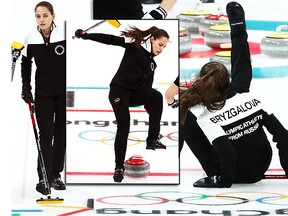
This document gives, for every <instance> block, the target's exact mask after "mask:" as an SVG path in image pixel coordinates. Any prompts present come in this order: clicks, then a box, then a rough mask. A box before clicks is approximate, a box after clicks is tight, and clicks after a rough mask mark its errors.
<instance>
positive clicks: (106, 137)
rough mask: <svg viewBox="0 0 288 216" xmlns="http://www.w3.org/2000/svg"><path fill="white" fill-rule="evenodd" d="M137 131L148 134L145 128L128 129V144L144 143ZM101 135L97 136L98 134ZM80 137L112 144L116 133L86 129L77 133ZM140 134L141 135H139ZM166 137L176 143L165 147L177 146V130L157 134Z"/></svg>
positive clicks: (144, 140) (160, 137)
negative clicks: (165, 133)
mask: <svg viewBox="0 0 288 216" xmlns="http://www.w3.org/2000/svg"><path fill="white" fill-rule="evenodd" d="M133 133H134V134H135V133H137V135H136V136H131V135H130V134H133ZM139 133H145V135H147V134H148V131H145V130H137V131H130V132H129V136H128V141H130V142H128V146H134V145H138V144H140V143H143V142H144V143H145V142H146V139H141V138H139V137H138V136H139ZM100 135H101V137H98V136H100ZM78 136H79V137H80V138H81V139H84V140H86V141H94V142H95V141H98V142H100V143H103V144H105V145H109V146H113V145H114V143H113V141H114V140H115V137H116V133H115V132H112V131H108V130H88V131H83V132H81V133H79V135H78ZM140 136H141V135H140ZM162 138H167V139H169V140H171V141H173V142H176V144H172V145H166V146H167V147H177V146H178V132H170V133H168V134H167V135H166V136H164V135H162V134H159V139H162Z"/></svg>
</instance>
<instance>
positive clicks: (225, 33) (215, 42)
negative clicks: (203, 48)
mask: <svg viewBox="0 0 288 216" xmlns="http://www.w3.org/2000/svg"><path fill="white" fill-rule="evenodd" d="M204 43H205V44H206V45H207V46H208V47H211V48H213V49H218V48H222V46H221V44H231V38H230V26H229V25H216V26H211V27H210V28H209V30H207V31H206V32H205V35H204Z"/></svg>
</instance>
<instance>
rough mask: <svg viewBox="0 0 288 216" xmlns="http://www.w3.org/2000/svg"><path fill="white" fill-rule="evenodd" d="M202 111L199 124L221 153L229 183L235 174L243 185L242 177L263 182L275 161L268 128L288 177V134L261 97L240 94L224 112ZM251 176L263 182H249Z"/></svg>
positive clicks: (232, 98)
mask: <svg viewBox="0 0 288 216" xmlns="http://www.w3.org/2000/svg"><path fill="white" fill-rule="evenodd" d="M199 107H201V106H199ZM199 107H198V108H199ZM201 109H202V112H199V113H198V114H197V122H198V124H199V126H200V127H201V129H202V130H203V132H204V133H205V135H206V136H207V138H208V139H209V141H210V142H211V143H212V144H213V145H214V147H215V148H216V150H217V151H218V153H219V157H220V160H221V161H222V168H223V173H222V175H221V176H222V177H224V179H225V178H226V179H225V180H227V181H229V180H230V181H231V178H233V176H234V175H236V177H235V179H238V180H239V181H240V182H241V178H243V179H245V180H243V181H246V182H248V183H249V182H256V181H259V180H261V177H263V175H264V173H265V172H266V170H267V168H268V167H267V166H269V164H270V158H271V146H270V142H269V140H268V138H267V136H266V133H265V131H264V127H266V128H267V130H268V131H269V132H270V133H271V135H272V136H273V141H274V142H276V143H277V145H276V146H277V148H278V154H279V158H280V163H281V166H282V168H283V169H284V171H285V173H286V175H288V157H287V155H288V132H287V130H286V129H285V128H284V127H283V125H282V124H281V123H280V122H279V121H278V119H277V118H276V117H275V116H274V115H273V114H271V113H268V112H267V111H266V109H265V108H264V106H263V103H262V101H261V100H260V99H259V98H258V97H257V96H255V95H254V94H252V93H250V92H246V93H241V94H239V93H237V94H234V95H233V96H232V97H230V98H229V99H227V100H226V103H225V106H224V107H223V108H222V109H221V110H216V111H213V112H211V111H209V110H208V109H207V108H205V107H203V106H202V108H201ZM191 111H193V107H192V108H191ZM193 113H194V114H195V113H196V112H193ZM233 158H237V160H236V161H235V160H233ZM235 162H236V164H235ZM235 168H236V169H235ZM236 170H237V171H236ZM250 175H251V176H254V177H255V176H256V177H257V176H258V178H259V179H253V178H251V179H249V176H250Z"/></svg>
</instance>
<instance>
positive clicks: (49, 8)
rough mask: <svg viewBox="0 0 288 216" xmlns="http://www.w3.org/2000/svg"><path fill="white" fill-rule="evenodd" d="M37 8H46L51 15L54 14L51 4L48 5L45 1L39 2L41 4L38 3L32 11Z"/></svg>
mask: <svg viewBox="0 0 288 216" xmlns="http://www.w3.org/2000/svg"><path fill="white" fill-rule="evenodd" d="M38 7H46V8H47V9H48V10H49V11H50V12H51V14H52V15H53V14H54V8H53V6H52V4H51V3H49V2H47V1H41V2H39V3H38V4H37V5H36V6H35V9H34V11H35V12H36V9H37V8H38Z"/></svg>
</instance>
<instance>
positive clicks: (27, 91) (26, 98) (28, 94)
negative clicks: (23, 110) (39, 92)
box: [21, 86, 33, 103]
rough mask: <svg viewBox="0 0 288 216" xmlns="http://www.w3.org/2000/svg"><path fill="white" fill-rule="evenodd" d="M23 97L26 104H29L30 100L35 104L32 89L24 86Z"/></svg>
mask: <svg viewBox="0 0 288 216" xmlns="http://www.w3.org/2000/svg"><path fill="white" fill-rule="evenodd" d="M21 97H22V99H23V100H24V101H25V102H26V103H28V101H29V100H30V101H31V102H32V103H33V95H32V93H31V87H27V86H23V88H22V94H21Z"/></svg>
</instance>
